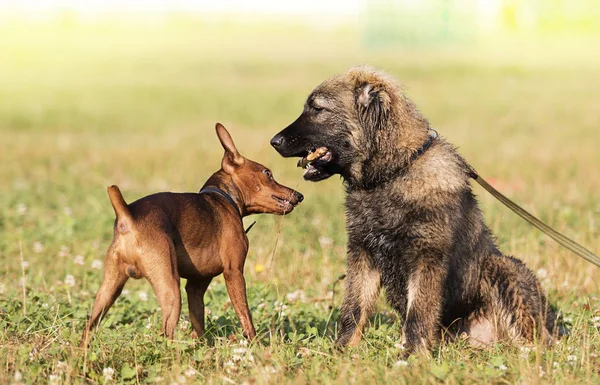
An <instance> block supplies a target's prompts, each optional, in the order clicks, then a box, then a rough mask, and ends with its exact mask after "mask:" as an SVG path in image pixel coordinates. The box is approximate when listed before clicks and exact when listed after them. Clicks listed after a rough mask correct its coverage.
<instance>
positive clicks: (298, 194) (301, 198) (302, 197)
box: [296, 191, 304, 203]
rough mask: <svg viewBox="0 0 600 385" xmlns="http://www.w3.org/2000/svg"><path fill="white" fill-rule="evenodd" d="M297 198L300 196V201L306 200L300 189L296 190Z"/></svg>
mask: <svg viewBox="0 0 600 385" xmlns="http://www.w3.org/2000/svg"><path fill="white" fill-rule="evenodd" d="M296 198H298V203H300V202H302V201H303V200H304V195H302V194H300V193H299V192H298V191H296Z"/></svg>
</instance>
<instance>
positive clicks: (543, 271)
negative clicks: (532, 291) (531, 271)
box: [536, 267, 548, 279]
mask: <svg viewBox="0 0 600 385" xmlns="http://www.w3.org/2000/svg"><path fill="white" fill-rule="evenodd" d="M536 275H537V277H538V278H539V279H544V278H546V277H547V276H548V271H547V270H546V269H544V268H543V267H542V268H540V269H538V270H537V272H536Z"/></svg>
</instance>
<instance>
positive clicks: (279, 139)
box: [271, 134, 283, 148]
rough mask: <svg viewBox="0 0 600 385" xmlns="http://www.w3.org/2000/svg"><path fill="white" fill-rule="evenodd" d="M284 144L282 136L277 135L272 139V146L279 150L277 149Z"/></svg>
mask: <svg viewBox="0 0 600 385" xmlns="http://www.w3.org/2000/svg"><path fill="white" fill-rule="evenodd" d="M282 144H283V135H281V134H277V135H275V136H274V137H273V139H271V146H273V147H275V148H277V147H281V145H282Z"/></svg>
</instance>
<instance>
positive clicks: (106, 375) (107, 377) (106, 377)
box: [102, 366, 115, 381]
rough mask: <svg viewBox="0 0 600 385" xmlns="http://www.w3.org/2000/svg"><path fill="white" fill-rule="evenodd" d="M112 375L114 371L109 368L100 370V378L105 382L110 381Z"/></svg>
mask: <svg viewBox="0 0 600 385" xmlns="http://www.w3.org/2000/svg"><path fill="white" fill-rule="evenodd" d="M113 374H115V370H114V369H113V368H111V367H110V366H108V367H106V368H104V369H102V376H103V377H104V380H105V381H106V380H112V377H113Z"/></svg>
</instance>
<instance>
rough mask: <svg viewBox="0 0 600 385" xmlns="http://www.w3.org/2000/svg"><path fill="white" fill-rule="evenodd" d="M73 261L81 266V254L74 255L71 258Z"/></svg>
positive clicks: (82, 262)
mask: <svg viewBox="0 0 600 385" xmlns="http://www.w3.org/2000/svg"><path fill="white" fill-rule="evenodd" d="M73 263H74V264H76V265H79V266H83V264H84V261H83V255H79V254H77V255H76V256H75V258H74V259H73Z"/></svg>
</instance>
